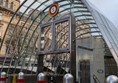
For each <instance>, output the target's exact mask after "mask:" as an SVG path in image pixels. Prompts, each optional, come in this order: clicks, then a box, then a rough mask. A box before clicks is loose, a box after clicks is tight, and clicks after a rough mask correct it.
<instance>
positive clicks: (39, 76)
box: [37, 73, 46, 83]
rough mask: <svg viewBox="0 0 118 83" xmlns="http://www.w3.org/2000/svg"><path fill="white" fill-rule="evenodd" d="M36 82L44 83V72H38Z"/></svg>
mask: <svg viewBox="0 0 118 83" xmlns="http://www.w3.org/2000/svg"><path fill="white" fill-rule="evenodd" d="M37 83H46V80H45V74H44V73H39V74H38V77H37Z"/></svg>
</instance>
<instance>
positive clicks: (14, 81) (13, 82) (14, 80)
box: [12, 74, 16, 83]
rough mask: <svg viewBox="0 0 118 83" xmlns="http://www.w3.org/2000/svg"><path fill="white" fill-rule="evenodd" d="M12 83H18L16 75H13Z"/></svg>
mask: <svg viewBox="0 0 118 83" xmlns="http://www.w3.org/2000/svg"><path fill="white" fill-rule="evenodd" d="M12 83H16V74H13V79H12Z"/></svg>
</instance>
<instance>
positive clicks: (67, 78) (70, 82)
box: [63, 74, 74, 83]
mask: <svg viewBox="0 0 118 83" xmlns="http://www.w3.org/2000/svg"><path fill="white" fill-rule="evenodd" d="M63 83H74V78H73V76H72V75H71V74H66V75H64V77H63Z"/></svg>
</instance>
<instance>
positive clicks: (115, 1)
mask: <svg viewBox="0 0 118 83" xmlns="http://www.w3.org/2000/svg"><path fill="white" fill-rule="evenodd" d="M22 1H23V0H21V2H22ZM88 1H90V2H91V3H92V4H93V5H95V7H96V8H98V9H99V10H100V12H101V13H102V14H103V15H104V16H106V17H107V18H108V19H109V20H110V21H111V22H112V23H114V25H115V26H116V27H118V0H88Z"/></svg>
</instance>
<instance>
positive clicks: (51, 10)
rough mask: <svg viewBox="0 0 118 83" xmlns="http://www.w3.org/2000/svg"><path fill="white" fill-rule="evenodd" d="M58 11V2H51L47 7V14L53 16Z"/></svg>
mask: <svg viewBox="0 0 118 83" xmlns="http://www.w3.org/2000/svg"><path fill="white" fill-rule="evenodd" d="M58 11H59V5H58V3H53V4H52V5H51V6H50V8H49V11H48V15H50V16H52V17H54V16H56V15H57V14H58Z"/></svg>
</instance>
